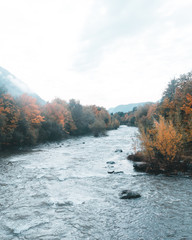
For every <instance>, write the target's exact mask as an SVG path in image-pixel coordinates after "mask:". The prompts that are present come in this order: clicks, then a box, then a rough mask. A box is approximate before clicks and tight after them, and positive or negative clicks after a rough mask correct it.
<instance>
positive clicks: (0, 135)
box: [0, 90, 20, 145]
mask: <svg viewBox="0 0 192 240" xmlns="http://www.w3.org/2000/svg"><path fill="white" fill-rule="evenodd" d="M19 114H20V111H19V109H18V107H17V105H16V103H15V100H14V99H13V98H12V97H11V96H10V95H9V94H6V93H4V90H3V91H1V92H0V143H1V144H2V145H10V143H11V141H12V136H13V132H14V130H15V129H16V127H17V124H18V120H19Z"/></svg>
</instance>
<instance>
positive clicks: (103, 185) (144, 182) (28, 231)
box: [0, 126, 192, 240]
mask: <svg viewBox="0 0 192 240" xmlns="http://www.w3.org/2000/svg"><path fill="white" fill-rule="evenodd" d="M135 133H137V129H136V128H132V127H125V126H122V127H120V128H119V129H118V130H115V131H110V132H108V136H107V137H101V138H94V137H89V136H85V137H79V138H72V139H68V140H66V141H63V142H61V143H59V144H55V143H53V144H49V145H42V146H39V147H37V148H34V149H33V151H32V152H27V153H22V154H16V155H15V156H14V155H12V156H7V157H6V158H3V159H2V160H1V162H0V194H1V198H0V210H1V224H0V239H3V240H4V239H5V240H20V239H25V240H26V239H29V240H37V239H38V240H48V239H49V240H57V239H59V240H61V239H69V240H73V239H74V240H76V239H77V240H81V239H82V240H85V239H91V240H92V239H105V240H124V239H128V240H129V239H131V240H138V239H143V240H154V239H174V240H177V239H178V240H179V239H186V240H190V239H192V238H191V237H192V233H191V232H192V229H191V226H192V218H191V216H192V187H191V185H192V182H191V179H190V178H182V177H165V176H151V175H147V174H144V173H137V172H134V170H133V167H132V162H130V161H128V160H126V156H127V154H130V153H131V152H132V151H133V149H132V143H133V139H134V138H135V136H134V134H135ZM116 149H122V150H123V152H121V153H120V152H119V153H117V152H115V150H116ZM110 161H114V162H115V164H114V166H113V169H114V171H115V172H118V171H123V173H122V174H108V173H107V172H108V169H109V168H111V166H109V165H108V164H106V162H110ZM124 189H129V190H134V191H137V192H139V193H140V194H141V198H139V199H134V200H122V199H119V195H118V194H119V192H120V191H121V190H124Z"/></svg>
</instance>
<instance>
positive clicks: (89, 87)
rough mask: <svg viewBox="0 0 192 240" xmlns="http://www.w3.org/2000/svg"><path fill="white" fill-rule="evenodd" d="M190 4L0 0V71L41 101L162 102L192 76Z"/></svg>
mask: <svg viewBox="0 0 192 240" xmlns="http://www.w3.org/2000/svg"><path fill="white" fill-rule="evenodd" d="M191 9H192V2H191V0H183V1H180V0H174V1H173V0H155V1H150V3H149V1H147V0H129V1H127V0H121V1H116V0H90V1H87V0H81V1H78V0H17V1H15V0H6V1H0V29H1V30H0V32H1V37H0V52H1V54H0V66H2V67H4V68H6V69H7V70H9V71H10V72H12V73H13V74H14V75H16V76H17V77H18V78H20V79H21V80H23V81H24V82H26V83H27V84H28V85H29V86H30V87H31V88H32V89H33V90H35V91H36V92H37V93H38V94H39V95H40V96H41V97H43V98H45V99H46V100H50V99H52V98H54V97H55V96H59V97H61V98H63V99H66V100H69V99H70V98H76V99H79V100H80V101H81V102H82V103H83V104H98V105H104V106H105V107H111V106H115V105H119V104H128V103H131V102H139V101H157V100H158V99H160V98H161V94H162V91H163V90H164V88H165V87H166V85H167V83H168V81H169V80H170V79H171V78H173V77H174V76H175V75H178V74H181V73H185V72H187V71H190V70H191V59H192V45H191V42H192V31H191V29H192V15H191Z"/></svg>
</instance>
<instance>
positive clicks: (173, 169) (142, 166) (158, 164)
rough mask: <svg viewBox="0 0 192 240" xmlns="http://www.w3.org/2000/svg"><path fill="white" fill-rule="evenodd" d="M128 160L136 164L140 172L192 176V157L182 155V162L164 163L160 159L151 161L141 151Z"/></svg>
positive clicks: (128, 157) (135, 166) (130, 156)
mask: <svg viewBox="0 0 192 240" xmlns="http://www.w3.org/2000/svg"><path fill="white" fill-rule="evenodd" d="M127 159H128V160H131V161H133V162H134V164H133V167H134V169H135V170H136V171H138V172H146V173H150V174H165V175H180V174H186V175H191V176H192V157H191V156H190V155H182V157H181V158H180V161H172V162H164V163H163V164H162V161H161V160H160V159H155V158H153V159H151V160H150V159H149V158H147V157H146V156H145V155H144V154H143V153H142V152H141V151H138V152H136V153H135V154H131V155H128V156H127Z"/></svg>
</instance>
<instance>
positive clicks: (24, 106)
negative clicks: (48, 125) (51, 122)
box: [18, 94, 44, 126]
mask: <svg viewBox="0 0 192 240" xmlns="http://www.w3.org/2000/svg"><path fill="white" fill-rule="evenodd" d="M18 103H19V106H20V108H21V111H22V112H23V113H24V115H25V118H26V120H27V121H28V122H29V123H30V124H31V125H32V126H35V125H38V124H40V123H41V122H43V121H44V117H42V116H41V111H40V107H39V105H38V104H37V103H36V99H35V98H33V97H31V96H29V95H27V94H23V95H22V96H21V97H20V98H19V99H18Z"/></svg>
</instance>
